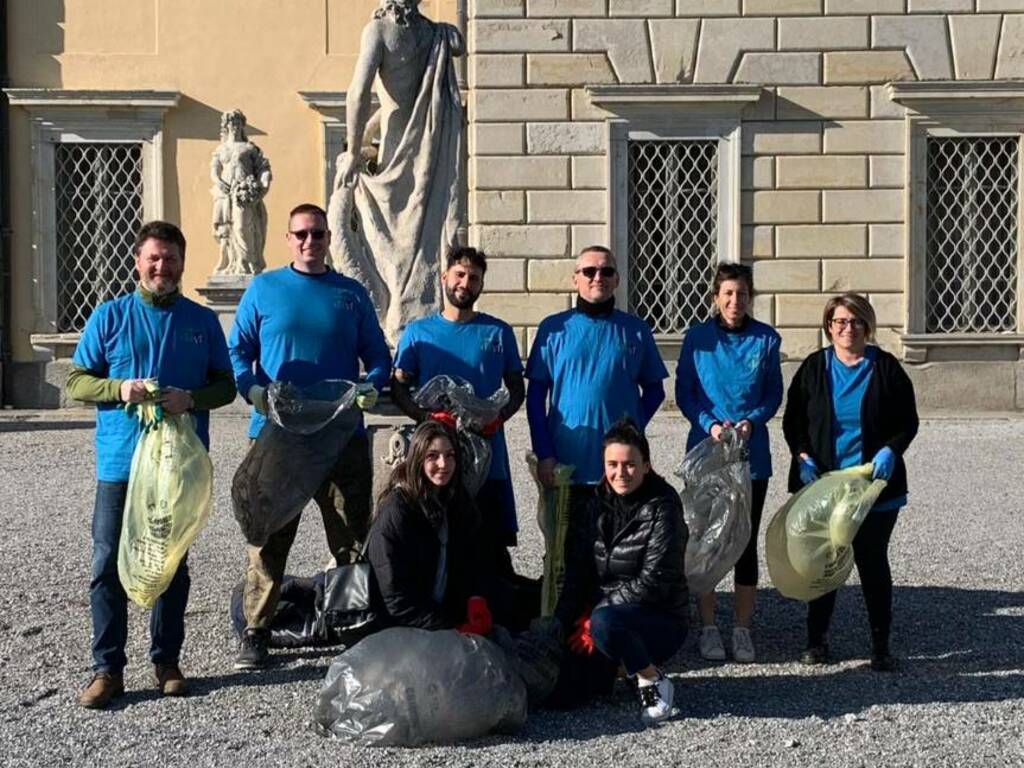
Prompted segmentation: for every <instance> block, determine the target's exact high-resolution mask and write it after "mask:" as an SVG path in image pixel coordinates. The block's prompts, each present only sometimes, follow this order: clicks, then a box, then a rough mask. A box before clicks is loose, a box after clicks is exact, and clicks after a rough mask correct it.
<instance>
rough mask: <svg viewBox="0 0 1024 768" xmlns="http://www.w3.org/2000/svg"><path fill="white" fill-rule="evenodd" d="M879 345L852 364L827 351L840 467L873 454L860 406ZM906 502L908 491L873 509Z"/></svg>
mask: <svg viewBox="0 0 1024 768" xmlns="http://www.w3.org/2000/svg"><path fill="white" fill-rule="evenodd" d="M877 357H878V347H874V346H870V345H869V346H868V347H866V348H865V350H864V357H863V358H862V359H861V360H860V361H859V362H857V363H854V364H853V365H846V364H845V363H843V362H842V361H841V360H839V358H837V357H836V354H835V350H834V349H833V348H832V347H829V348H828V349H826V350H825V367H826V369H828V381H829V389H830V391H831V393H832V450H833V452H834V455H835V459H836V467H837V468H838V469H846V468H847V467H856V466H858V465H859V464H863V463H865V462H867V461H871V459H872V458H873V457H872V456H865V455H864V440H863V432H862V430H861V421H860V418H861V407H862V405H863V403H864V396H865V395H866V394H867V391H868V386H869V385H870V384H871V377H872V375H873V373H874V368H875V360H876V359H877ZM906 503H907V497H906V494H904V495H902V496H898V497H896V498H894V499H889V500H888V501H885V502H882V503H881V504H876V505H875V506H874V507H873V509H874V510H876V511H886V510H893V509H899V508H900V507H902V506H904V505H905V504H906Z"/></svg>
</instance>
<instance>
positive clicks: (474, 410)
mask: <svg viewBox="0 0 1024 768" xmlns="http://www.w3.org/2000/svg"><path fill="white" fill-rule="evenodd" d="M508 398H509V394H508V390H507V389H504V388H502V389H499V390H498V391H497V392H495V393H494V394H493V395H491V396H490V397H487V398H484V397H477V395H476V392H475V391H474V389H473V385H472V384H470V383H469V382H468V381H465V380H464V379H460V378H459V377H458V376H443V375H442V376H434V377H433V378H432V379H430V381H428V382H427V383H426V384H424V385H423V386H422V387H420V388H419V389H417V390H416V395H415V396H414V398H413V399H414V400H415V402H416V405H418V406H419V407H420V408H424V409H425V410H428V411H431V412H437V411H445V412H446V413H450V414H451V415H452V416H454V417H455V418H456V419H457V423H458V433H459V447H460V449H461V453H462V457H463V463H464V465H465V466H463V469H462V482H463V485H465V486H466V490H467V491H468V492H469V494H470V495H471V496H476V494H477V491H479V490H480V486H482V485H483V484H484V481H485V480H486V479H487V474H488V473H489V472H490V469H491V441H490V440H488V439H487V438H486V437H483V436H481V435H480V434H479V433H480V431H481V430H482V429H483V428H484V427H485V426H487V425H488V424H490V423H491V422H492V421H494V420H495V419H496V418H498V414H499V413H500V412H501V409H502V408H504V407H505V406H506V405H507V404H508Z"/></svg>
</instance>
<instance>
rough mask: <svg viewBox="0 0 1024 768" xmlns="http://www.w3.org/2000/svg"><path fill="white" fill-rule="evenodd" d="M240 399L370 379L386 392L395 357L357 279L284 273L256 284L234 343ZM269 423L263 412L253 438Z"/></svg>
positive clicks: (241, 310) (255, 418) (245, 300)
mask: <svg viewBox="0 0 1024 768" xmlns="http://www.w3.org/2000/svg"><path fill="white" fill-rule="evenodd" d="M229 350H230V353H231V365H232V368H233V369H234V374H235V380H236V381H237V382H238V391H239V392H241V393H242V395H243V396H248V393H249V388H250V387H252V386H253V385H254V384H259V385H260V386H266V385H267V384H268V383H270V382H271V381H287V382H290V383H292V384H297V385H299V386H305V385H309V384H314V383H316V382H318V381H322V380H324V379H349V380H351V381H356V380H358V378H359V363H360V361H362V363H363V367H364V368H365V370H366V379H367V381H369V382H370V383H371V384H373V385H374V386H375V387H376V388H377V389H378V390H379V389H381V388H382V387H383V386H384V385H385V384H386V383H387V382H388V380H389V378H390V376H391V354H390V352H389V350H388V345H387V342H386V341H385V339H384V333H383V331H381V328H380V324H379V323H378V322H377V314H376V312H375V311H374V308H373V303H372V302H371V300H370V296H369V294H368V293H367V292H366V289H365V288H363V286H361V285H360V284H359V283H357V282H356V281H355V280H352V279H351V278H348V277H345V276H344V275H339V274H338V273H337V272H333V271H327V272H325V273H323V274H319V275H310V274H307V273H304V272H299V271H297V270H295V269H293V268H292V267H290V266H288V267H283V268H281V269H275V270H272V271H270V272H264V273H263V274H261V275H258V276H257V277H255V278H253V281H252V283H250V285H249V287H248V288H247V289H246V291H245V293H244V294H243V296H242V300H241V302H240V303H239V305H238V312H237V314H236V315H235V325H234V328H232V330H231V340H230V342H229ZM265 422H266V418H265V417H264V416H262V415H260V414H258V413H256V412H255V411H254V412H253V415H252V421H251V422H250V425H249V435H250V436H251V437H255V436H256V435H258V434H259V432H260V430H261V429H262V428H263V424H264V423H265Z"/></svg>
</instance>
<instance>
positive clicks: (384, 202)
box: [329, 0, 464, 344]
mask: <svg viewBox="0 0 1024 768" xmlns="http://www.w3.org/2000/svg"><path fill="white" fill-rule="evenodd" d="M463 50H464V44H463V40H462V36H461V34H459V31H458V30H457V29H456V28H455V27H453V26H451V25H450V24H441V23H436V22H433V21H431V20H430V19H427V18H426V17H424V16H423V15H422V14H420V12H419V0H381V3H380V7H379V8H378V9H377V10H376V11H375V12H374V14H373V18H372V19H371V20H370V22H369V23H368V24H367V25H366V27H365V29H364V30H363V37H362V44H361V48H360V52H359V59H358V61H357V63H356V70H355V74H354V76H353V78H352V83H351V85H350V86H349V90H348V95H347V105H346V106H347V114H346V117H347V144H346V147H345V151H344V152H343V153H342V154H341V155H339V156H338V160H337V175H336V177H335V184H334V193H333V194H332V195H331V202H330V210H329V216H330V223H331V230H332V231H333V232H334V233H335V236H334V239H333V244H332V256H333V260H334V263H335V265H336V266H337V267H338V268H339V269H340V270H341V271H342V272H343V273H345V274H347V275H349V276H351V277H354V278H355V279H357V280H359V281H360V282H362V283H363V285H365V286H366V287H367V289H368V290H369V291H370V294H371V296H372V297H373V300H374V303H375V304H376V306H377V311H378V314H379V316H380V319H381V325H382V326H383V328H384V332H385V334H386V335H387V337H388V339H389V341H390V342H391V343H392V344H394V343H395V342H396V341H397V339H398V336H399V334H400V332H401V329H402V328H403V327H404V326H405V325H406V324H407V323H409V322H411V321H412V320H415V319H417V318H419V317H423V316H425V315H427V314H430V313H432V312H434V311H436V310H437V309H438V307H439V306H440V296H441V290H440V289H441V277H440V272H441V271H440V261H441V257H442V256H443V254H444V253H445V252H446V251H447V250H448V249H449V248H450V247H452V246H453V245H455V243H456V230H457V228H458V223H459V163H460V158H461V154H462V132H463V128H462V123H463V119H462V102H461V99H460V96H459V88H458V82H457V80H456V75H455V64H454V58H455V57H457V56H461V55H462V53H463ZM375 78H377V80H378V82H379V83H380V85H379V89H378V98H379V100H380V111H379V113H378V114H377V115H374V117H373V120H378V119H379V123H380V146H379V150H378V154H377V159H376V163H375V164H374V167H375V172H374V173H372V174H371V173H369V172H368V170H367V168H366V166H365V155H366V153H365V151H364V150H365V149H366V148H365V147H364V146H363V145H364V135H365V134H366V132H367V126H368V123H370V122H371V115H370V111H371V101H372V96H373V93H372V88H373V83H374V79H375Z"/></svg>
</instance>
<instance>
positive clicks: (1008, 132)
mask: <svg viewBox="0 0 1024 768" xmlns="http://www.w3.org/2000/svg"><path fill="white" fill-rule="evenodd" d="M888 91H889V98H890V99H892V101H894V102H895V103H897V104H900V105H901V106H903V107H905V108H906V114H905V118H904V119H905V122H906V136H907V142H906V146H907V150H906V151H907V164H906V185H905V193H904V194H905V210H906V222H905V231H904V252H905V254H906V259H905V265H906V266H905V285H906V289H905V293H904V296H905V302H904V330H903V333H902V334H901V336H900V338H901V341H902V344H903V359H904V360H906V361H907V362H912V363H924V362H929V361H958V360H959V361H972V360H1007V361H1017V360H1024V226H1022V231H1021V233H1020V238H1019V246H1018V247H1019V251H1020V252H1019V254H1018V289H1017V291H1018V292H1017V331H1016V332H1015V333H925V332H924V329H925V311H926V308H925V301H926V284H925V275H926V264H925V257H924V254H925V253H926V248H925V246H926V232H925V228H926V225H927V211H926V200H927V152H928V149H927V140H928V138H930V137H965V138H970V137H985V136H991V137H998V136H1014V137H1017V138H1018V140H1019V141H1020V142H1021V144H1020V152H1019V157H1021V158H1022V159H1021V161H1020V162H1021V163H1022V168H1021V169H1020V173H1019V178H1020V181H1019V184H1020V188H1019V195H1018V196H1019V205H1020V206H1021V211H1020V215H1019V220H1020V221H1021V222H1024V84H1022V83H1021V82H1020V81H991V80H959V81H952V82H947V81H942V82H935V81H922V82H893V83H889V85H888Z"/></svg>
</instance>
